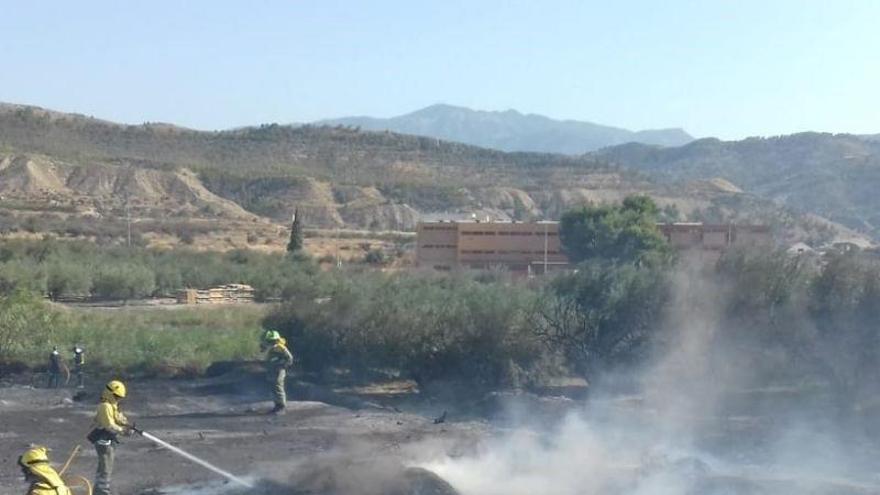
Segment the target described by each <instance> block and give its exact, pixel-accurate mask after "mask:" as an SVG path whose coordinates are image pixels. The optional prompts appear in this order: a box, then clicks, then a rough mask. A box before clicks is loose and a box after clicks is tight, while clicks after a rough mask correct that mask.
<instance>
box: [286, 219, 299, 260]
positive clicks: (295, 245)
mask: <svg viewBox="0 0 880 495" xmlns="http://www.w3.org/2000/svg"><path fill="white" fill-rule="evenodd" d="M302 248H303V229H302V220H301V219H300V216H299V209H296V210H294V212H293V223H292V224H291V225H290V241H288V243H287V252H288V253H290V254H294V253H297V252H299V251H302Z"/></svg>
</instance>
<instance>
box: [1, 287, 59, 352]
mask: <svg viewBox="0 0 880 495" xmlns="http://www.w3.org/2000/svg"><path fill="white" fill-rule="evenodd" d="M56 316H57V315H56V314H55V313H54V312H53V311H51V309H50V308H48V307H46V304H45V303H44V302H43V301H41V300H40V298H39V297H38V296H35V295H33V294H31V293H29V292H27V291H24V290H16V291H15V292H13V293H11V294H10V295H8V296H5V297H0V362H3V361H6V360H7V359H9V356H10V354H12V353H13V352H14V351H16V350H19V349H28V348H29V347H30V346H33V345H40V344H45V343H46V342H45V341H47V340H48V337H49V332H51V331H52V329H53V327H54V325H55V320H56Z"/></svg>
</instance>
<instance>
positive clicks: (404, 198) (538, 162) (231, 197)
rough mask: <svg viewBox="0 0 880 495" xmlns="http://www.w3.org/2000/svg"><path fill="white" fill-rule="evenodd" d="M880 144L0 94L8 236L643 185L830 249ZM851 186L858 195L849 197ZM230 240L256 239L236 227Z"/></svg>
mask: <svg viewBox="0 0 880 495" xmlns="http://www.w3.org/2000/svg"><path fill="white" fill-rule="evenodd" d="M877 146H880V143H873V142H872V141H870V140H867V139H864V138H859V137H855V136H844V135H838V136H832V135H822V134H804V135H795V136H789V137H785V138H777V139H770V140H746V141H741V142H722V141H718V140H711V139H708V140H698V141H694V142H692V143H689V144H686V145H684V146H681V147H661V146H657V145H644V144H632V143H631V144H625V145H621V146H617V147H611V148H604V149H602V150H599V151H596V152H593V153H589V154H584V155H576V156H575V155H566V154H560V153H535V152H504V151H499V150H493V149H487V148H482V147H477V146H473V145H468V144H461V143H456V142H451V141H445V140H440V139H437V138H434V137H423V136H415V135H408V134H398V133H395V132H389V131H382V132H376V131H367V130H363V129H358V128H354V127H347V126H340V125H336V126H329V125H328V126H317V125H309V126H282V125H276V124H269V125H261V126H256V127H245V128H239V129H233V130H227V131H213V132H205V131H195V130H191V129H185V128H181V127H176V126H174V125H169V124H150V123H146V124H142V125H123V124H117V123H113V122H108V121H105V120H99V119H95V118H92V117H86V116H83V115H78V114H68V113H60V112H54V111H51V110H46V109H42V108H38V107H31V106H22V105H12V104H0V232H2V231H3V230H4V225H7V226H10V227H5V228H6V231H9V230H10V229H14V228H25V229H27V230H28V231H29V232H36V231H40V230H41V229H42V227H39V226H40V225H50V226H54V227H52V228H55V229H60V230H61V231H62V232H65V231H69V230H70V229H69V228H68V226H69V225H71V224H74V223H76V222H80V223H88V224H89V225H94V224H102V223H113V222H117V223H118V222H119V220H120V219H121V218H122V216H123V215H126V216H127V215H129V214H130V215H131V216H132V217H133V219H134V222H135V223H136V224H138V225H141V226H145V225H153V226H154V228H162V227H161V226H162V225H163V224H166V223H168V222H201V224H203V225H208V224H209V225H210V226H211V227H210V228H213V229H238V231H246V232H251V231H253V230H254V229H257V228H258V227H259V228H260V229H263V230H266V231H267V232H268V231H270V230H272V228H270V227H268V226H272V225H274V226H275V227H273V228H281V227H280V226H283V225H286V223H287V222H288V221H289V219H290V215H291V213H293V211H294V209H299V211H300V213H302V214H303V218H304V219H305V222H306V224H307V225H308V226H309V227H311V228H337V227H345V228H355V229H370V230H412V229H413V228H414V226H415V224H416V222H418V221H419V220H421V219H425V218H438V217H440V218H443V217H445V218H451V217H454V216H457V215H467V216H470V214H472V213H476V214H477V215H478V216H480V217H483V216H488V217H491V218H495V219H499V220H510V219H515V220H529V219H541V218H547V219H554V218H559V216H560V215H561V213H562V212H564V211H566V210H567V209H569V208H572V207H576V206H578V205H583V204H586V203H605V202H614V201H619V200H621V199H622V198H624V197H625V196H627V195H630V194H636V193H642V194H649V195H651V196H652V197H653V198H655V200H656V201H657V202H658V204H659V205H660V206H661V208H662V210H663V219H664V220H693V221H709V222H719V221H735V222H741V223H746V222H751V223H764V224H769V225H771V226H773V227H774V228H775V229H776V231H777V233H778V234H779V237H780V239H781V240H783V241H786V242H788V241H795V240H797V241H801V240H803V241H807V242H809V243H812V244H819V243H824V242H828V241H830V240H834V239H852V238H860V239H865V237H864V236H863V235H861V234H858V233H857V232H855V231H854V230H853V229H852V228H849V227H853V228H856V229H859V230H861V231H862V232H866V233H871V234H876V232H874V230H873V226H874V225H876V224H875V223H874V220H873V217H870V218H869V214H870V212H871V211H872V209H873V211H877V206H878V205H877V201H876V200H873V199H872V197H871V195H870V194H868V191H870V190H871V188H872V186H875V185H876V184H877V180H876V179H877V175H876V171H877V166H876V157H877V156H880V153H878V150H877ZM774 171H775V172H774ZM773 173H776V174H777V176H776V177H775V179H774V180H775V181H771V180H770V179H772V178H773V175H772V174H773ZM761 174H763V175H761ZM835 174H837V175H840V177H834V175H835ZM753 175H754V176H755V177H757V178H753V177H752V176H753ZM829 181H830V182H829ZM787 184H790V185H791V187H790V188H787ZM828 184H834V187H832V188H829V187H828ZM849 196H852V198H858V200H857V201H856V200H855V199H852V200H851V201H849V202H848V203H847V202H846V201H845V200H846V198H848V197H849ZM811 197H812V198H815V199H817V200H820V201H821V203H819V202H814V203H812V204H811V203H810V202H809V201H808V199H809V198H811ZM859 202H864V204H859ZM854 210H857V212H861V213H858V214H853V211H854ZM827 217H830V218H833V219H835V220H837V222H832V221H829V220H828V218H827ZM866 219H867V221H866ZM260 226H265V228H263V227H260ZM848 226H849V227H848ZM144 228H146V227H144ZM200 228H202V227H200ZM204 228H206V229H207V228H208V227H204ZM44 230H45V229H44ZM80 230H81V229H80ZM282 231H283V229H282V230H276V231H275V233H274V234H273V233H269V234H267V235H270V236H275V237H276V238H277V237H278V236H279V235H282V236H283V233H282ZM236 236H238V237H236ZM219 237H220V238H221V239H222V238H224V236H223V235H219ZM232 237H235V238H243V237H244V236H243V235H238V234H235V235H232V234H229V235H228V236H225V238H227V239H228V238H232ZM249 237H250V236H249ZM276 241H277V239H276Z"/></svg>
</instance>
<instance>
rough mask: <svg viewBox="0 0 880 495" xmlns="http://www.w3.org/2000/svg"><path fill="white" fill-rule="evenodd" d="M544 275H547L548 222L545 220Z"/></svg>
mask: <svg viewBox="0 0 880 495" xmlns="http://www.w3.org/2000/svg"><path fill="white" fill-rule="evenodd" d="M544 275H547V222H546V220H545V221H544Z"/></svg>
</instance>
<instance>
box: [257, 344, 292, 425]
mask: <svg viewBox="0 0 880 495" xmlns="http://www.w3.org/2000/svg"><path fill="white" fill-rule="evenodd" d="M263 341H264V342H263V344H262V345H261V347H262V349H263V350H264V351H266V375H267V376H266V378H267V380H268V381H269V383H270V384H272V399H273V401H274V402H275V407H274V408H272V410H271V411H270V414H276V415H280V414H284V410H285V409H286V408H287V393H286V391H285V390H284V385H285V381H286V378H287V368H288V367H290V365H292V364H293V355H292V354H291V353H290V351H289V350H288V349H287V341H286V340H284V338H283V337H281V335H280V334H279V333H278V332H276V331H274V330H269V331H268V332H266V333H265V335H264V336H263Z"/></svg>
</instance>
